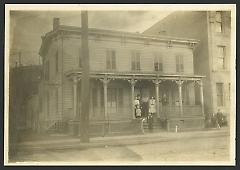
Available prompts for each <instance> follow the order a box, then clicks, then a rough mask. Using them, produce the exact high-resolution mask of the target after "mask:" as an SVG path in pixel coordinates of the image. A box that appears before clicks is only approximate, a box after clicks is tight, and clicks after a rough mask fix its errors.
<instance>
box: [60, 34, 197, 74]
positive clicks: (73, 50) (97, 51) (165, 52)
mask: <svg viewBox="0 0 240 170" xmlns="http://www.w3.org/2000/svg"><path fill="white" fill-rule="evenodd" d="M63 48H64V50H63V51H64V52H63V57H64V59H63V68H64V72H66V71H68V70H73V69H77V68H79V55H80V54H79V49H80V48H81V39H80V38H77V37H76V38H74V37H69V38H64V40H63ZM107 49H113V50H115V51H116V70H115V71H119V72H127V71H131V55H132V51H139V52H140V69H141V72H153V71H154V54H155V53H158V54H159V55H161V56H162V60H163V73H166V74H174V73H176V55H182V56H183V59H184V72H183V74H193V52H192V49H191V48H189V47H188V46H187V45H173V46H172V47H170V48H169V47H168V46H167V45H166V42H158V43H156V42H150V44H149V45H146V44H144V41H143V40H128V41H127V42H126V43H125V44H123V43H122V42H121V39H120V38H114V37H113V38H110V37H101V39H100V40H95V39H94V37H92V36H89V57H90V69H91V70H92V71H106V51H107Z"/></svg>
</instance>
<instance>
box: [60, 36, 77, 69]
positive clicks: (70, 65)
mask: <svg viewBox="0 0 240 170" xmlns="http://www.w3.org/2000/svg"><path fill="white" fill-rule="evenodd" d="M80 48H81V40H80V39H75V38H71V39H70V38H64V39H63V71H64V72H66V71H68V70H73V69H77V68H79V49H80Z"/></svg>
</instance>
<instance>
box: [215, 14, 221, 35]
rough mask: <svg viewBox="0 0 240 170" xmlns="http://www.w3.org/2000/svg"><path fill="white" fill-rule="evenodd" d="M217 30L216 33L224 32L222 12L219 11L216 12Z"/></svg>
mask: <svg viewBox="0 0 240 170" xmlns="http://www.w3.org/2000/svg"><path fill="white" fill-rule="evenodd" d="M215 28H216V32H222V31H223V30H222V29H223V28H222V12H220V11H217V12H216V25H215Z"/></svg>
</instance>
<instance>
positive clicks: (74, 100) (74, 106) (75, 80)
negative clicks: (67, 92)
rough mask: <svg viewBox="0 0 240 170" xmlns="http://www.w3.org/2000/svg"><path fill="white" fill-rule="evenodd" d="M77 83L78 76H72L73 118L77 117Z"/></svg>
mask: <svg viewBox="0 0 240 170" xmlns="http://www.w3.org/2000/svg"><path fill="white" fill-rule="evenodd" d="M77 83H78V78H77V77H73V114H74V118H77Z"/></svg>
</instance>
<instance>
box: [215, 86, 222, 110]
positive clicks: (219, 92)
mask: <svg viewBox="0 0 240 170" xmlns="http://www.w3.org/2000/svg"><path fill="white" fill-rule="evenodd" d="M216 91H217V106H223V83H216Z"/></svg>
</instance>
